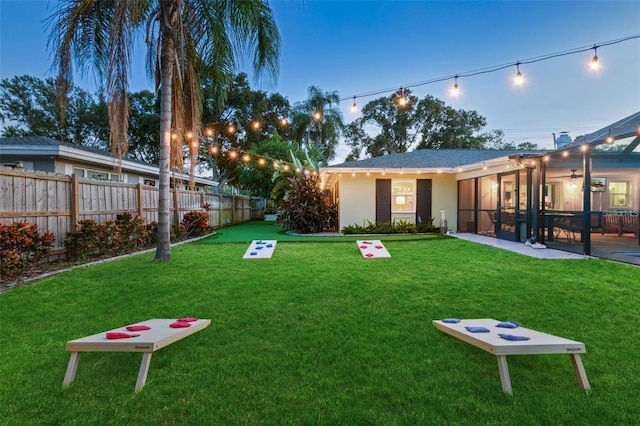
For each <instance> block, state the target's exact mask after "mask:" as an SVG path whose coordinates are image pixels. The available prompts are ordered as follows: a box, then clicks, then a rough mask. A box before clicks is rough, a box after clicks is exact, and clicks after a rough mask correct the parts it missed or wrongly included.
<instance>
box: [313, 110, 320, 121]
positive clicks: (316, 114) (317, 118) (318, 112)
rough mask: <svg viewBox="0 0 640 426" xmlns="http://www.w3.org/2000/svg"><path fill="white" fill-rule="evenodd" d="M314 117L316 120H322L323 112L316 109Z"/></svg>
mask: <svg viewBox="0 0 640 426" xmlns="http://www.w3.org/2000/svg"><path fill="white" fill-rule="evenodd" d="M313 118H314V119H315V120H316V121H320V119H321V118H322V113H321V112H320V111H316V112H315V113H314V114H313Z"/></svg>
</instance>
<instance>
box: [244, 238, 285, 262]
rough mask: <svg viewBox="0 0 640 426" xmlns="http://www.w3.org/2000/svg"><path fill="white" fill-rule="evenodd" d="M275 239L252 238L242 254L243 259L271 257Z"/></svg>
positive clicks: (274, 247)
mask: <svg viewBox="0 0 640 426" xmlns="http://www.w3.org/2000/svg"><path fill="white" fill-rule="evenodd" d="M277 242H278V241H277V240H253V241H251V244H250V245H249V248H248V249H247V251H246V252H245V253H244V256H242V258H243V259H271V256H273V252H274V251H275V249H276V243H277Z"/></svg>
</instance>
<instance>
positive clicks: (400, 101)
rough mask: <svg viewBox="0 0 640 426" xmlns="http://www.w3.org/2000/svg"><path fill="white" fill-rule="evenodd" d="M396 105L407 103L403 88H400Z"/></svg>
mask: <svg viewBox="0 0 640 426" xmlns="http://www.w3.org/2000/svg"><path fill="white" fill-rule="evenodd" d="M398 105H399V106H400V107H404V106H405V105H407V97H406V96H405V95H404V89H403V88H402V87H401V88H400V97H399V98H398Z"/></svg>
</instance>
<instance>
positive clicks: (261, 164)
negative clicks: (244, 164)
mask: <svg viewBox="0 0 640 426" xmlns="http://www.w3.org/2000/svg"><path fill="white" fill-rule="evenodd" d="M265 164H267V160H265V159H264V158H262V157H260V158H258V165H259V166H264V165H265Z"/></svg>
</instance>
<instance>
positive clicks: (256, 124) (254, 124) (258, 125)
mask: <svg viewBox="0 0 640 426" xmlns="http://www.w3.org/2000/svg"><path fill="white" fill-rule="evenodd" d="M253 129H254V130H260V122H259V121H258V120H254V121H253Z"/></svg>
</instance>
